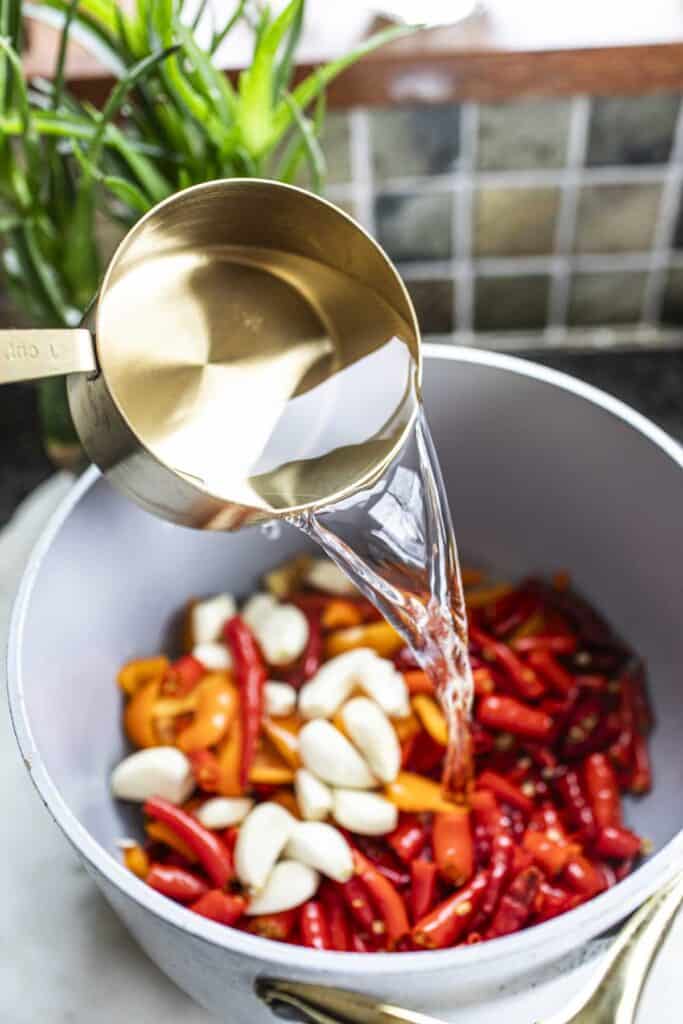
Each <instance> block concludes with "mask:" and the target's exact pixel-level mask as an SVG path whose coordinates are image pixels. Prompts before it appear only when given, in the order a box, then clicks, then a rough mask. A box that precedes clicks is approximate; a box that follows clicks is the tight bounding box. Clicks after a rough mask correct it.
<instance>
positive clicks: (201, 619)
mask: <svg viewBox="0 0 683 1024" xmlns="http://www.w3.org/2000/svg"><path fill="white" fill-rule="evenodd" d="M236 611H237V607H236V605H235V599H234V597H233V596H232V594H217V595H216V596H215V597H211V598H209V599H208V600H207V601H198V602H197V604H196V605H195V606H194V608H193V609H192V613H191V624H192V639H193V641H194V643H195V644H208V643H212V642H213V641H214V640H219V639H220V636H221V632H222V630H223V626H224V625H225V623H226V622H227V621H228V619H231V618H232V617H233V615H234V614H235V612H236ZM207 668H208V666H207Z"/></svg>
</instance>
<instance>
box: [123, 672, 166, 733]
mask: <svg viewBox="0 0 683 1024" xmlns="http://www.w3.org/2000/svg"><path fill="white" fill-rule="evenodd" d="M161 682H162V679H161V676H157V677H155V678H154V679H150V680H149V681H148V682H146V683H143V685H142V686H141V687H140V689H139V690H138V691H137V693H134V694H133V696H132V697H131V699H130V700H129V701H128V703H127V704H126V707H125V709H124V712H123V727H124V729H125V730H126V736H127V737H128V739H129V740H130V742H131V743H132V744H133V746H135V747H156V746H158V745H159V738H158V735H157V732H156V729H155V727H154V706H155V704H156V702H157V699H158V697H159V689H160V688H161Z"/></svg>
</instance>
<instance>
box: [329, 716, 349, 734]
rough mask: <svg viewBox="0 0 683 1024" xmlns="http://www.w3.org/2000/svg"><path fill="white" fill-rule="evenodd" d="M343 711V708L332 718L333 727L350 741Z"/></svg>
mask: <svg viewBox="0 0 683 1024" xmlns="http://www.w3.org/2000/svg"><path fill="white" fill-rule="evenodd" d="M342 710H343V709H342V708H339V710H338V711H335V713H334V715H333V716H332V725H333V726H334V727H335V729H338V730H339V732H340V733H341V734H342V736H346V738H347V740H348V738H349V734H348V733H347V731H346V726H345V725H344V716H343V715H342Z"/></svg>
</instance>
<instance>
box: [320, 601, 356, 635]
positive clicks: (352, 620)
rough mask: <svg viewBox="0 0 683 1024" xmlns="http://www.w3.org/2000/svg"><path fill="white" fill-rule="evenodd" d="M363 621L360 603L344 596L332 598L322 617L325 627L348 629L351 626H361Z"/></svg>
mask: <svg viewBox="0 0 683 1024" xmlns="http://www.w3.org/2000/svg"><path fill="white" fill-rule="evenodd" d="M362 621H363V613H362V612H361V610H360V608H359V607H358V605H357V604H356V603H355V602H354V601H347V600H345V599H344V598H343V597H333V598H330V600H329V601H328V603H327V604H326V605H325V608H324V609H323V613H322V616H321V618H320V622H321V624H322V627H323V629H346V628H347V627H349V626H360V624H361V623H362Z"/></svg>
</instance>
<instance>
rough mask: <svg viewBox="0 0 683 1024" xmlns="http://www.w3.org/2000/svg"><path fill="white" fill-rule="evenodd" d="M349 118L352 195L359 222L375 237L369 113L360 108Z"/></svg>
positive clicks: (352, 112) (353, 111)
mask: <svg viewBox="0 0 683 1024" xmlns="http://www.w3.org/2000/svg"><path fill="white" fill-rule="evenodd" d="M349 117H350V120H351V125H350V129H351V131H350V145H351V178H352V180H353V188H352V195H353V198H354V200H355V203H356V208H357V209H356V212H357V216H358V220H359V221H360V222H361V224H362V225H363V226H364V227H365V229H366V230H367V231H368V232H369V233H370V234H371V235H373V236H374V235H375V210H374V205H373V201H372V199H373V196H372V193H373V181H372V179H373V173H372V156H371V147H370V122H369V118H368V112H367V110H364V109H362V108H361V107H359V108H358V109H356V110H352V111H351V114H350V115H349Z"/></svg>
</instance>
